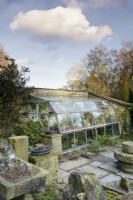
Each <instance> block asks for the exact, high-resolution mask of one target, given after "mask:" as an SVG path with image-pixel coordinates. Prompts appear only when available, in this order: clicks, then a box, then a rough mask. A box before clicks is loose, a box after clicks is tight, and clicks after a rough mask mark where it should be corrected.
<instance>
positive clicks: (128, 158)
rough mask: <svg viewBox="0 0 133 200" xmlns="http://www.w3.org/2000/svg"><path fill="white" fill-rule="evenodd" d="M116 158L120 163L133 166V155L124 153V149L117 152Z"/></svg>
mask: <svg viewBox="0 0 133 200" xmlns="http://www.w3.org/2000/svg"><path fill="white" fill-rule="evenodd" d="M114 157H115V158H116V159H117V160H118V161H120V162H124V163H129V164H133V154H129V153H124V152H122V149H117V150H115V151H114Z"/></svg>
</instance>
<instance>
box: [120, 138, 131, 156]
mask: <svg viewBox="0 0 133 200" xmlns="http://www.w3.org/2000/svg"><path fill="white" fill-rule="evenodd" d="M122 151H123V152H125V153H130V154H133V142H131V141H127V142H123V143H122Z"/></svg>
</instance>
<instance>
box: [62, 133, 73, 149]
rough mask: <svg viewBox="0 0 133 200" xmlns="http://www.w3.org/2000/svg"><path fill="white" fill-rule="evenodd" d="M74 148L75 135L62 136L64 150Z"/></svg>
mask: <svg viewBox="0 0 133 200" xmlns="http://www.w3.org/2000/svg"><path fill="white" fill-rule="evenodd" d="M74 147H75V144H74V133H70V134H64V135H62V150H67V149H71V148H74Z"/></svg>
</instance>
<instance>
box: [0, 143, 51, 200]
mask: <svg viewBox="0 0 133 200" xmlns="http://www.w3.org/2000/svg"><path fill="white" fill-rule="evenodd" d="M47 173H48V171H46V170H44V169H41V168H38V167H36V166H35V165H33V164H30V163H28V162H26V161H24V160H21V159H19V158H17V157H16V155H15V152H14V150H13V148H12V146H11V145H9V144H8V141H7V140H1V141H0V199H4V200H10V199H13V198H16V197H19V196H21V195H24V194H26V193H29V192H31V191H33V190H35V189H39V187H44V186H45V182H46V178H47Z"/></svg>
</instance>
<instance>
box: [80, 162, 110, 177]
mask: <svg viewBox="0 0 133 200" xmlns="http://www.w3.org/2000/svg"><path fill="white" fill-rule="evenodd" d="M76 170H78V171H81V172H87V173H93V174H95V175H96V176H97V178H101V177H103V176H106V175H107V174H109V172H107V171H105V170H102V169H100V168H98V167H95V166H92V165H90V164H87V165H84V166H82V167H77V168H76Z"/></svg>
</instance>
